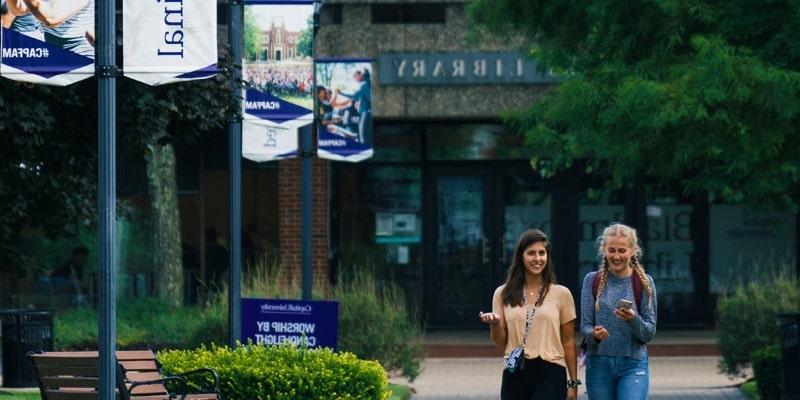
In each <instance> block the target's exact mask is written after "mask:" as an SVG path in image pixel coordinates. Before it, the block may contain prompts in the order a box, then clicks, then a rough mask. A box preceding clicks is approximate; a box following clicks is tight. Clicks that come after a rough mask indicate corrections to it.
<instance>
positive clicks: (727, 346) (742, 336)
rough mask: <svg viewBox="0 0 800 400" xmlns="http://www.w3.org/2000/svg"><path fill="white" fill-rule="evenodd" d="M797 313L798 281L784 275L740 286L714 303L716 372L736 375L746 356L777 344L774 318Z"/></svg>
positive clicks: (746, 358) (799, 287) (778, 326)
mask: <svg viewBox="0 0 800 400" xmlns="http://www.w3.org/2000/svg"><path fill="white" fill-rule="evenodd" d="M798 310H800V280H798V279H797V278H796V277H795V276H794V275H791V273H788V272H781V273H775V274H768V275H766V276H765V277H763V279H762V280H754V281H750V282H747V283H743V284H740V285H738V286H737V287H736V289H735V290H734V291H733V292H732V293H729V294H722V295H720V298H719V300H718V301H717V343H718V345H719V349H720V352H721V353H722V360H721V361H720V368H721V369H722V370H723V371H724V372H726V373H728V374H737V373H739V372H740V371H741V369H742V367H744V366H745V365H746V364H747V363H748V362H749V361H752V360H750V358H749V357H750V353H751V352H753V351H756V350H759V349H762V348H765V347H768V346H773V345H778V344H779V342H780V321H779V320H778V317H777V314H779V313H786V312H798Z"/></svg>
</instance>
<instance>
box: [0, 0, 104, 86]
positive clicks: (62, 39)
mask: <svg viewBox="0 0 800 400" xmlns="http://www.w3.org/2000/svg"><path fill="white" fill-rule="evenodd" d="M4 3H5V5H6V8H7V9H8V14H7V16H8V15H13V16H14V17H13V19H10V18H9V19H6V18H5V17H4V21H6V22H7V21H9V20H10V21H11V23H10V25H8V26H6V25H3V27H2V29H0V36H2V38H0V42H2V46H0V48H2V51H0V75H2V76H3V77H5V78H9V79H13V80H15V81H23V82H32V83H41V84H46V85H54V86H66V85H69V84H72V83H75V82H78V81H81V80H84V79H86V78H89V77H91V76H92V75H94V42H95V41H94V35H95V32H94V0H70V1H32V0H7V1H4Z"/></svg>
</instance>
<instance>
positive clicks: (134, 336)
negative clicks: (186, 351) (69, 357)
mask: <svg viewBox="0 0 800 400" xmlns="http://www.w3.org/2000/svg"><path fill="white" fill-rule="evenodd" d="M227 313H228V310H227V308H224V307H223V306H220V305H218V304H213V305H209V306H207V307H173V306H170V305H168V304H167V303H166V302H165V301H162V300H159V299H154V298H144V299H143V298H139V299H130V300H127V301H124V302H120V303H119V305H118V308H117V345H118V346H119V347H120V348H132V347H141V346H143V345H147V346H152V347H156V348H158V347H167V346H168V347H177V348H189V347H197V346H199V345H201V344H203V343H207V344H208V343H212V342H218V341H221V342H224V340H225V337H226V332H225V328H226V323H227ZM53 325H54V327H53V328H54V331H55V335H54V341H55V343H54V345H55V347H56V348H57V349H83V348H97V312H96V311H95V310H93V309H89V308H77V309H71V310H67V311H64V312H59V313H57V314H56V315H55V317H54V321H53ZM220 326H222V328H220ZM209 327H212V329H209ZM220 330H221V335H222V336H221V337H220Z"/></svg>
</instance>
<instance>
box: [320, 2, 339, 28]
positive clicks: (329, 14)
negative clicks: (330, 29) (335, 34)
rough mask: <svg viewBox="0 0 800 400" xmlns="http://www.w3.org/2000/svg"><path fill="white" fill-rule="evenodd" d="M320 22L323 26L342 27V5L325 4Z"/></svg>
mask: <svg viewBox="0 0 800 400" xmlns="http://www.w3.org/2000/svg"><path fill="white" fill-rule="evenodd" d="M319 22H320V24H321V25H341V24H342V5H341V4H325V5H324V6H322V11H321V12H320V16H319Z"/></svg>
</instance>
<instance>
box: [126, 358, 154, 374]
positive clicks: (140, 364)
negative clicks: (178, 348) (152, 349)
mask: <svg viewBox="0 0 800 400" xmlns="http://www.w3.org/2000/svg"><path fill="white" fill-rule="evenodd" d="M119 363H120V364H122V366H123V367H125V370H126V371H142V372H144V371H158V367H157V366H156V362H155V360H147V361H142V360H136V361H119Z"/></svg>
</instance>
